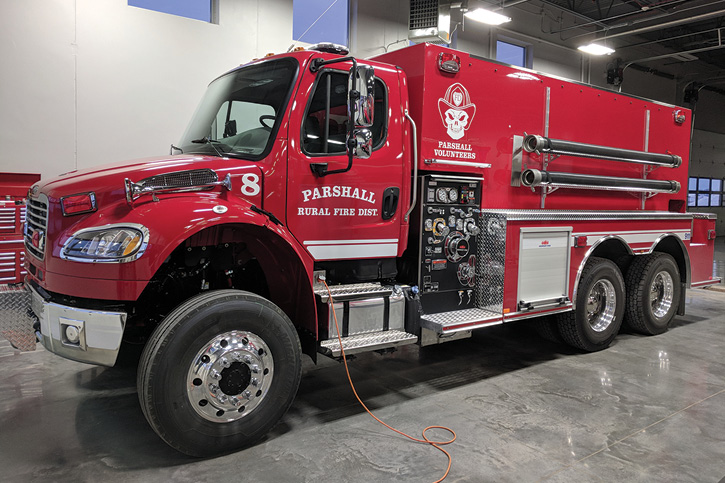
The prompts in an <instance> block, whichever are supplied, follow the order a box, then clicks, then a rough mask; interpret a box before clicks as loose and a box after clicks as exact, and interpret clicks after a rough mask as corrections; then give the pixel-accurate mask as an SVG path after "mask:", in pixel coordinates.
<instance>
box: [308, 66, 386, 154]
mask: <svg viewBox="0 0 725 483" xmlns="http://www.w3.org/2000/svg"><path fill="white" fill-rule="evenodd" d="M347 82H348V75H347V73H342V72H330V71H328V72H323V73H322V74H320V75H319V78H318V81H317V85H316V87H315V93H314V94H313V95H312V99H311V100H310V105H309V106H308V108H307V114H306V115H305V121H304V124H303V126H302V149H303V151H304V152H305V153H307V154H309V155H313V156H315V155H326V154H341V153H345V151H346V149H345V141H346V139H347V130H348V117H347ZM386 105H387V96H386V89H385V85H384V84H383V82H382V81H380V80H379V79H376V80H375V114H374V120H373V125H372V127H371V128H370V130H371V132H372V134H373V149H377V148H378V147H380V146H381V145H382V144H383V141H384V140H385V134H386V133H385V131H386V129H385V128H386V125H387V115H386V114H387V113H386Z"/></svg>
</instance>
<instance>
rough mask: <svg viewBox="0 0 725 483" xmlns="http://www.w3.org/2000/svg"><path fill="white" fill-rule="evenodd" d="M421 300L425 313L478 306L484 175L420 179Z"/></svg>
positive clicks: (430, 176)
mask: <svg viewBox="0 0 725 483" xmlns="http://www.w3.org/2000/svg"><path fill="white" fill-rule="evenodd" d="M422 198H423V199H422V210H423V211H422V216H421V224H422V226H421V228H420V233H421V237H420V238H421V241H420V263H421V269H420V278H421V279H420V280H419V286H420V288H421V292H422V296H421V302H422V304H423V309H424V310H425V311H426V313H437V312H445V311H450V310H456V309H465V308H473V307H475V306H476V295H475V294H476V290H475V287H476V251H477V246H478V243H477V237H478V234H479V233H480V231H481V228H480V222H479V219H480V216H479V214H480V210H479V209H478V207H479V206H480V203H481V179H480V178H469V177H454V176H443V175H428V176H424V177H423V180H422Z"/></svg>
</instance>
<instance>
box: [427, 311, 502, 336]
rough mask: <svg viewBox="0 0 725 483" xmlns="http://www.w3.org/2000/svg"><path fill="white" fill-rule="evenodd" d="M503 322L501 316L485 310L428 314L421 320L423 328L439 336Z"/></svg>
mask: <svg viewBox="0 0 725 483" xmlns="http://www.w3.org/2000/svg"><path fill="white" fill-rule="evenodd" d="M502 322H503V317H502V316H501V314H497V313H496V312H491V311H490V310H485V309H466V310H454V311H452V312H440V313H438V314H427V315H423V316H421V318H420V325H421V327H425V328H426V329H430V330H433V331H435V332H437V333H439V334H451V333H453V332H458V331H461V330H471V329H477V328H479V327H484V326H489V325H497V324H500V323H502Z"/></svg>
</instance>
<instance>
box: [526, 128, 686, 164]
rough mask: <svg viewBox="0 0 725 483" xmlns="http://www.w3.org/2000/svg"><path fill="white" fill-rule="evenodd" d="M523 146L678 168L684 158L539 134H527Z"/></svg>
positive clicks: (539, 150) (530, 150) (532, 148)
mask: <svg viewBox="0 0 725 483" xmlns="http://www.w3.org/2000/svg"><path fill="white" fill-rule="evenodd" d="M523 148H524V151H526V152H527V153H534V152H536V153H542V152H543V153H551V154H561V155H566V156H578V157H584V158H597V159H609V160H612V161H624V162H627V163H638V164H655V165H658V166H668V167H670V168H677V167H678V166H680V165H681V164H682V158H681V157H680V156H677V155H676V154H659V153H648V152H646V151H634V150H631V149H620V148H612V147H609V146H597V145H595V144H584V143H576V142H573V141H564V140H561V139H550V138H546V137H543V136H539V135H537V134H529V135H527V136H526V137H525V138H524V143H523Z"/></svg>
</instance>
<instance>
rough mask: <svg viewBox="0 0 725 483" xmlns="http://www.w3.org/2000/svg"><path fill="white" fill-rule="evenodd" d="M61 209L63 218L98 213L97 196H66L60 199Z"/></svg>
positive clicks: (82, 194) (91, 194) (90, 194)
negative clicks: (92, 212)
mask: <svg viewBox="0 0 725 483" xmlns="http://www.w3.org/2000/svg"><path fill="white" fill-rule="evenodd" d="M60 207H61V209H62V210H63V216H71V215H79V214H81V213H90V212H91V211H96V194H95V193H93V192H90V193H81V194H78V195H71V196H64V197H63V198H61V199H60Z"/></svg>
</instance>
